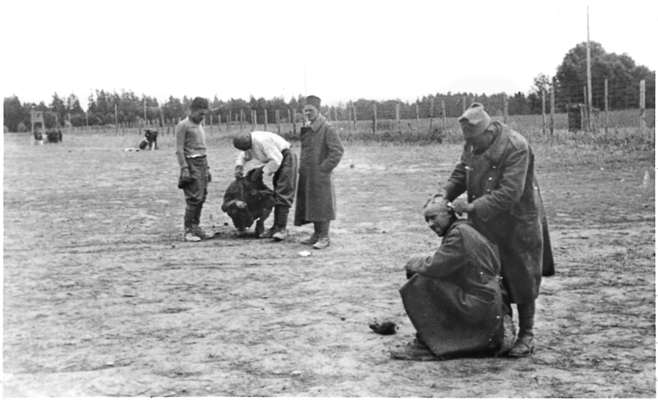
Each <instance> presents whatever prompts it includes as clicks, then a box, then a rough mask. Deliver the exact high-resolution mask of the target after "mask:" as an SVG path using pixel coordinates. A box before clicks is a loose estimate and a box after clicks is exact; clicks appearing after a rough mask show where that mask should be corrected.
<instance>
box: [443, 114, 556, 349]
mask: <svg viewBox="0 0 658 400" xmlns="http://www.w3.org/2000/svg"><path fill="white" fill-rule="evenodd" d="M459 123H460V124H461V128H462V133H463V135H464V139H465V142H466V143H465V145H464V150H463V152H462V155H461V160H460V162H459V163H458V164H457V166H456V167H455V169H454V170H453V171H452V174H451V175H450V177H449V178H448V182H447V184H446V185H445V187H444V188H443V190H442V193H441V194H442V196H441V197H442V198H443V199H444V200H443V201H446V202H447V201H452V202H453V205H454V210H455V212H457V213H458V214H461V213H467V214H468V218H469V220H470V221H471V223H472V224H473V227H475V229H477V230H478V231H479V232H481V233H482V234H483V235H484V236H486V237H487V238H488V239H489V240H491V241H492V242H494V243H495V244H496V245H497V246H498V248H499V250H500V258H501V265H502V267H501V269H502V276H503V285H504V286H505V289H506V291H507V293H508V295H509V296H508V297H507V298H506V299H505V301H506V302H507V303H508V304H509V303H515V304H516V305H517V311H518V313H519V314H518V315H519V334H518V338H517V340H516V342H515V344H514V347H513V348H512V349H511V350H510V352H509V356H511V357H525V356H528V355H530V354H531V353H532V352H533V351H534V331H533V326H534V318H535V299H536V298H537V295H538V294H539V285H540V283H541V277H542V272H543V274H544V275H552V273H553V257H552V252H551V248H550V240H549V237H548V227H547V225H546V219H545V216H544V206H543V203H542V199H541V195H540V192H539V186H538V184H537V181H536V179H535V168H534V165H535V159H534V154H533V152H532V149H531V147H530V145H529V144H528V141H527V140H526V139H525V138H524V137H523V136H521V134H519V133H518V132H515V131H513V130H512V129H510V128H509V127H507V126H506V125H504V124H502V123H500V122H498V121H492V120H491V118H490V117H489V115H488V114H487V112H486V111H485V110H484V107H483V106H482V104H479V103H473V104H472V105H471V106H470V107H469V108H468V109H467V110H466V111H465V112H464V114H463V115H462V116H461V117H460V118H459ZM465 191H466V192H467V194H468V196H467V199H464V198H457V197H458V196H459V195H460V194H462V193H464V192H465ZM455 199H456V200H455ZM510 312H511V308H510Z"/></svg>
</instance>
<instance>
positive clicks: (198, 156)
mask: <svg viewBox="0 0 658 400" xmlns="http://www.w3.org/2000/svg"><path fill="white" fill-rule="evenodd" d="M205 157H206V155H205V154H192V155H191V156H185V158H205Z"/></svg>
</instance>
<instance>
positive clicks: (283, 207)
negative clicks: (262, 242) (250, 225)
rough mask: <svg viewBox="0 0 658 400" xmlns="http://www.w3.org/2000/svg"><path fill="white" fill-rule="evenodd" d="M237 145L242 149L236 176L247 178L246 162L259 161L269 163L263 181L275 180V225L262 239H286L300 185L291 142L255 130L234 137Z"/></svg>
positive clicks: (265, 167)
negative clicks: (290, 216) (289, 217)
mask: <svg viewBox="0 0 658 400" xmlns="http://www.w3.org/2000/svg"><path fill="white" fill-rule="evenodd" d="M233 146H234V147H235V148H236V149H238V150H242V151H241V152H240V154H238V158H237V160H236V161H235V177H236V178H237V179H239V178H241V177H242V176H243V175H244V165H245V162H247V161H250V160H256V161H258V162H260V163H262V164H265V165H264V166H263V168H262V171H263V181H264V182H266V183H267V182H269V179H270V178H271V179H272V187H273V189H274V223H273V224H272V227H271V228H270V229H268V230H267V231H264V232H262V233H260V235H259V237H260V238H268V239H269V238H272V239H274V240H275V241H281V240H284V239H285V238H286V236H287V234H288V233H287V230H286V226H287V224H288V212H289V210H290V207H291V206H292V203H293V200H294V199H295V187H296V182H297V156H296V155H295V154H294V153H293V152H292V151H291V150H290V143H288V141H286V140H285V139H284V138H282V137H281V136H279V135H277V134H276V133H273V132H265V131H254V132H251V133H249V132H247V133H240V134H238V135H237V136H235V137H234V138H233Z"/></svg>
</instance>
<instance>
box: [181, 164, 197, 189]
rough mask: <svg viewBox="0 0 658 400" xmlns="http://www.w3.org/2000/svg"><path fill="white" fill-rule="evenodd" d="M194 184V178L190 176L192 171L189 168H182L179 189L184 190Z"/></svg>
mask: <svg viewBox="0 0 658 400" xmlns="http://www.w3.org/2000/svg"><path fill="white" fill-rule="evenodd" d="M192 182H194V178H193V177H192V175H191V174H190V169H189V168H188V167H187V166H185V167H183V168H181V169H180V177H179V178H178V188H179V189H182V188H184V187H185V186H187V185H189V184H190V183H192Z"/></svg>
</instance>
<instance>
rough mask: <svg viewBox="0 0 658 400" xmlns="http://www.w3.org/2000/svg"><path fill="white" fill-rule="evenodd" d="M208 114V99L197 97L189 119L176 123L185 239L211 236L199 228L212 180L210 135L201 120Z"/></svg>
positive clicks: (190, 110)
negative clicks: (209, 155)
mask: <svg viewBox="0 0 658 400" xmlns="http://www.w3.org/2000/svg"><path fill="white" fill-rule="evenodd" d="M207 113H208V100H206V99H204V98H201V97H196V98H194V100H192V103H191V104H190V106H189V109H188V115H187V118H185V119H184V120H182V121H181V122H179V123H178V124H177V125H176V159H177V160H178V165H179V166H180V177H179V179H178V187H179V188H180V189H183V193H184V195H185V217H184V222H183V224H184V240H185V241H191V242H197V241H200V240H203V239H207V238H208V235H207V234H206V233H205V232H204V231H203V230H202V229H201V228H200V227H199V220H200V219H201V209H202V208H203V203H204V202H205V201H206V196H207V195H208V182H210V180H211V175H210V169H209V168H208V160H207V159H206V151H207V149H206V134H205V132H204V130H203V126H202V125H201V122H202V121H203V120H204V118H205V116H206V114H207Z"/></svg>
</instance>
